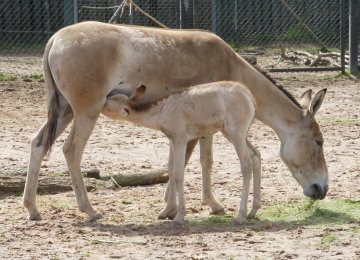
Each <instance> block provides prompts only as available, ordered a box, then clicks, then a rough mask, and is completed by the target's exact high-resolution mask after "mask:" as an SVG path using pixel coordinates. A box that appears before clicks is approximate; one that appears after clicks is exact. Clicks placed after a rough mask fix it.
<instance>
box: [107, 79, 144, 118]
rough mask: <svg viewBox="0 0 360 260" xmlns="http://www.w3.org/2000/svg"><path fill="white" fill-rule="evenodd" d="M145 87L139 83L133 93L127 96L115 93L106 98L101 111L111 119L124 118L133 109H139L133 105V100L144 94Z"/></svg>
mask: <svg viewBox="0 0 360 260" xmlns="http://www.w3.org/2000/svg"><path fill="white" fill-rule="evenodd" d="M145 90H146V87H145V86H144V85H140V86H139V87H137V88H136V89H135V90H134V92H133V94H132V95H131V96H130V97H128V96H126V95H124V94H117V95H114V96H110V97H108V98H107V99H106V103H105V105H104V109H103V113H104V114H105V115H107V116H109V117H111V118H113V119H120V120H121V119H126V117H128V116H129V115H130V112H131V111H133V110H141V108H139V107H136V106H135V102H136V101H137V100H138V99H140V98H141V97H143V96H144V94H145Z"/></svg>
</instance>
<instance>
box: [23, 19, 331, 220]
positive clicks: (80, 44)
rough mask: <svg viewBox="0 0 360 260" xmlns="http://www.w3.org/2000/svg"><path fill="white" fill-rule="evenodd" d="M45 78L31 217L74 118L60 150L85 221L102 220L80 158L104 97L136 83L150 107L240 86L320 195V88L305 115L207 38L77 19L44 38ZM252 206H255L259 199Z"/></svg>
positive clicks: (28, 203) (207, 193) (308, 186)
mask: <svg viewBox="0 0 360 260" xmlns="http://www.w3.org/2000/svg"><path fill="white" fill-rule="evenodd" d="M44 75H45V82H46V90H47V100H48V119H47V122H46V123H45V124H44V125H43V126H42V128H41V129H40V130H39V132H38V133H37V135H36V137H35V138H34V139H33V140H32V142H31V151H30V162H29V167H28V174H27V180H26V185H25V191H24V206H25V207H26V208H27V209H28V211H29V217H30V219H33V220H36V219H41V216H40V213H39V211H38V210H37V207H36V190H37V182H38V176H39V170H40V165H41V161H42V159H43V158H44V156H45V155H46V153H47V152H48V150H49V149H50V147H51V145H52V144H53V143H54V141H55V140H56V138H57V137H58V136H59V135H60V134H61V133H62V132H63V131H64V129H65V127H66V126H67V125H68V124H69V123H70V122H71V120H72V119H73V124H72V128H71V131H70V134H69V137H68V139H67V141H66V142H65V144H64V147H63V151H64V156H65V158H66V161H67V165H68V168H69V172H70V175H71V179H72V183H73V188H74V191H75V195H76V200H77V203H78V206H79V209H80V210H81V211H83V212H85V213H86V214H87V215H88V216H89V219H90V220H96V219H98V218H100V217H101V214H100V213H98V212H96V211H95V210H94V209H93V207H92V205H91V203H90V201H89V199H88V196H87V193H86V190H85V186H84V182H83V179H82V176H81V171H80V162H81V157H82V153H83V150H84V148H85V144H86V142H87V140H88V138H89V137H90V135H91V133H92V130H93V128H94V126H95V123H96V120H97V118H98V116H99V114H100V113H101V111H102V109H103V107H104V105H105V102H106V97H107V95H108V94H109V93H110V92H111V91H112V90H115V89H118V90H119V91H120V92H122V93H123V94H127V95H130V94H131V93H132V92H133V90H134V89H135V88H136V87H138V86H139V85H141V84H144V85H146V86H147V91H146V94H145V95H144V97H143V98H142V99H141V102H143V103H148V102H150V101H152V100H158V99H160V98H162V97H164V96H167V95H169V94H170V93H172V92H175V91H178V90H179V89H183V88H188V87H191V86H193V85H198V84H203V83H209V82H215V81H223V80H226V81H237V82H240V83H242V84H243V85H245V86H246V87H247V88H248V89H249V90H250V91H251V93H252V95H253V96H254V99H255V102H256V104H257V109H256V114H255V117H256V118H257V119H258V120H260V121H262V122H263V123H265V124H266V125H268V126H269V127H271V128H272V129H274V130H275V132H276V134H277V135H278V137H279V139H280V142H281V147H280V156H281V158H282V160H283V161H284V163H285V164H286V165H287V167H288V168H289V170H290V171H291V173H292V175H293V176H294V178H295V179H296V180H297V182H298V183H299V184H300V185H301V186H302V188H303V191H304V194H305V195H306V196H309V197H312V198H317V199H319V198H320V199H321V198H324V197H325V195H326V192H327V190H328V171H327V167H326V163H325V159H324V154H323V149H322V145H323V138H322V134H321V131H320V128H319V125H318V124H317V122H316V120H315V118H314V115H315V113H316V112H317V111H318V109H319V107H320V106H321V103H322V101H323V99H324V96H325V90H322V91H320V92H319V93H317V94H316V95H315V97H314V98H313V99H312V100H311V102H309V106H308V108H307V109H305V110H303V109H302V107H301V106H300V105H299V104H298V103H297V102H296V101H295V100H294V99H291V98H289V96H288V95H286V92H284V91H283V90H282V89H281V88H279V87H277V86H276V85H275V84H274V83H273V82H271V80H269V79H268V78H267V77H265V76H264V75H263V74H262V73H261V72H259V71H258V70H256V69H255V68H254V67H252V66H251V65H249V64H248V63H247V62H246V61H245V60H244V59H242V58H241V57H240V56H239V55H237V54H236V53H235V52H234V51H233V50H232V49H231V47H230V46H228V45H227V44H226V43H225V42H224V41H223V40H221V39H220V38H219V37H217V36H216V35H214V34H212V33H209V32H203V31H192V30H191V31H183V30H164V29H156V28H146V27H136V26H120V25H112V24H104V23H98V22H83V23H79V24H75V25H72V26H69V27H66V28H63V29H61V30H60V31H58V32H57V33H55V34H54V35H53V36H52V37H51V38H50V40H49V41H48V43H47V45H46V48H45V53H44ZM211 141H212V138H211V137H207V138H201V139H200V157H201V164H202V168H203V202H204V203H205V204H207V205H209V206H210V207H211V208H212V210H213V211H215V212H219V211H222V210H223V208H222V206H221V205H220V204H219V203H218V202H216V200H215V199H214V197H213V195H212V193H211V189H210V183H211V181H210V171H211V167H212V158H211V156H206V155H208V154H211V149H212V145H211ZM195 145H196V140H194V141H191V142H189V143H188V147H187V156H186V159H187V158H188V157H189V156H190V154H191V152H192V151H193V148H194V146H195ZM254 171H255V169H254ZM254 185H260V183H254ZM254 190H260V189H254ZM256 197H260V195H258V196H256ZM254 204H256V206H257V207H259V206H260V201H254Z"/></svg>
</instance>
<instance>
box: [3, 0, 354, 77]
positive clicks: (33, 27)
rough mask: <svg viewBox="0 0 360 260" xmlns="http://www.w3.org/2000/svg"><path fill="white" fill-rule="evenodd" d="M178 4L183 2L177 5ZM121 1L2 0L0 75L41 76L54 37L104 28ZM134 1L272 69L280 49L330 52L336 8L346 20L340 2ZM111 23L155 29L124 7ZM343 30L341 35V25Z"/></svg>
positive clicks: (336, 40)
mask: <svg viewBox="0 0 360 260" xmlns="http://www.w3.org/2000/svg"><path fill="white" fill-rule="evenodd" d="M181 1H183V3H185V5H183V6H182V7H181ZM121 2H122V0H77V1H76V0H62V1H59V0H2V1H1V2H0V73H1V72H5V73H15V74H20V75H29V74H34V73H35V74H36V73H41V72H42V68H41V54H42V52H43V49H44V46H45V43H46V41H47V40H48V39H49V37H50V36H51V35H52V34H53V33H54V32H56V31H57V30H58V29H60V28H62V27H64V26H66V25H69V24H72V23H74V22H81V21H86V20H97V21H102V22H108V21H109V19H110V18H111V17H112V16H113V14H114V12H115V10H116V9H117V7H118V6H119V4H120V3H121ZM134 3H136V4H137V5H138V6H139V7H140V8H141V9H143V10H144V11H145V12H146V13H148V14H149V15H151V16H153V17H154V18H155V19H157V20H159V21H160V22H161V23H163V24H165V25H166V26H168V27H170V28H180V27H187V28H198V29H205V30H210V31H213V32H215V33H216V34H218V35H219V36H220V37H222V38H223V39H224V40H225V41H227V42H228V43H229V44H230V45H232V46H233V47H234V48H235V49H236V50H238V51H239V52H241V53H243V52H249V51H251V52H254V51H255V52H257V53H261V54H263V55H262V56H259V57H258V63H259V65H260V66H268V65H269V64H272V63H273V62H274V60H275V58H276V57H275V56H277V55H280V54H279V53H280V50H281V49H284V48H297V49H301V50H307V51H309V52H312V53H314V52H318V51H319V50H334V51H338V50H339V48H340V27H341V23H340V20H341V16H340V10H341V3H344V5H345V7H344V10H345V13H344V15H345V17H347V16H348V7H347V4H348V1H340V0H322V1H319V0H308V1H303V0H267V1H262V0H226V1H223V0H211V1H210V0H134ZM184 8H185V10H184ZM116 22H117V23H130V24H137V25H145V26H156V27H158V24H156V23H155V22H154V21H152V20H150V19H149V18H148V17H146V16H144V15H143V14H141V13H140V12H138V11H136V10H135V9H132V10H131V11H130V9H129V8H128V7H126V8H124V13H123V14H122V16H121V17H118V18H117V19H116ZM344 28H345V31H346V32H347V30H348V29H347V28H348V25H347V24H345V25H344ZM345 39H347V36H346V37H345ZM281 66H287V67H291V66H293V65H292V64H291V63H286V64H282V65H281Z"/></svg>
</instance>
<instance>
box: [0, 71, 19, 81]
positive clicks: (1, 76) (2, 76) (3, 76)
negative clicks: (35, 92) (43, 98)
mask: <svg viewBox="0 0 360 260" xmlns="http://www.w3.org/2000/svg"><path fill="white" fill-rule="evenodd" d="M17 79H18V77H17V76H16V75H13V74H10V73H5V72H0V81H15V80H17Z"/></svg>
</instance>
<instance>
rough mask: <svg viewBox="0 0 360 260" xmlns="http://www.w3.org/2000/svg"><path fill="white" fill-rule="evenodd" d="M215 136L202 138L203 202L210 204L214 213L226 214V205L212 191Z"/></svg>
mask: <svg viewBox="0 0 360 260" xmlns="http://www.w3.org/2000/svg"><path fill="white" fill-rule="evenodd" d="M212 140H213V136H207V137H202V138H200V163H201V167H202V202H203V204H204V205H208V206H209V207H210V208H211V210H212V214H217V215H218V214H224V213H225V210H224V207H223V206H222V205H221V204H220V203H218V202H217V201H216V200H215V198H214V195H213V194H212V191H211V169H212V165H213V153H212Z"/></svg>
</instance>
